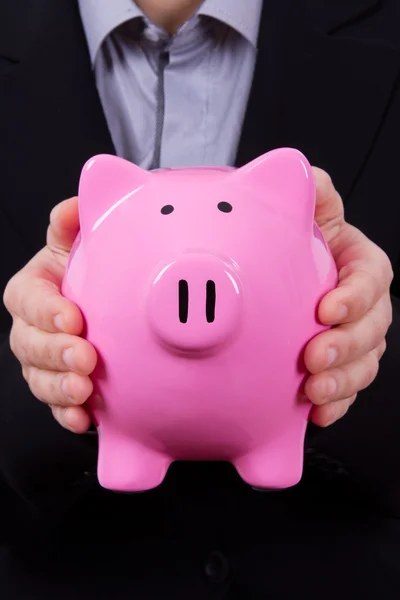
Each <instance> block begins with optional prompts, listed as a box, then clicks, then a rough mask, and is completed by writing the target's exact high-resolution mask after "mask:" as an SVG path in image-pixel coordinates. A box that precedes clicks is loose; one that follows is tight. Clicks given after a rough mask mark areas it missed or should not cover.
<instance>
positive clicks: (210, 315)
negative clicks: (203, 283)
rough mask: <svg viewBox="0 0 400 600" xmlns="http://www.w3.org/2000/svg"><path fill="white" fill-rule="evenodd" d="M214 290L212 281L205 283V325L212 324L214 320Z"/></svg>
mask: <svg viewBox="0 0 400 600" xmlns="http://www.w3.org/2000/svg"><path fill="white" fill-rule="evenodd" d="M215 301H216V290H215V283H214V281H211V280H209V281H207V289H206V317H207V323H213V322H214V319H215Z"/></svg>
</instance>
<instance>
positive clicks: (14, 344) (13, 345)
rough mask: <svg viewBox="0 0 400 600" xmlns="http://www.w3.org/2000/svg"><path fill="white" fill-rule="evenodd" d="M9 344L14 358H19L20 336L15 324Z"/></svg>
mask: <svg viewBox="0 0 400 600" xmlns="http://www.w3.org/2000/svg"><path fill="white" fill-rule="evenodd" d="M9 343H10V348H11V352H12V353H13V354H14V356H16V357H17V358H18V354H19V351H18V347H19V344H18V335H17V332H16V330H15V324H13V326H12V328H11V332H10V338H9Z"/></svg>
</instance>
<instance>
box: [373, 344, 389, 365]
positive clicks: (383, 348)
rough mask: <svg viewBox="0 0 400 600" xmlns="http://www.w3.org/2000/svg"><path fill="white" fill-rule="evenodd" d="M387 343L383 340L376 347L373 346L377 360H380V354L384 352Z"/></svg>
mask: <svg viewBox="0 0 400 600" xmlns="http://www.w3.org/2000/svg"><path fill="white" fill-rule="evenodd" d="M386 347H387V343H386V340H383V341H382V342H381V343H380V344H379V346H378V347H377V348H375V352H376V356H377V358H378V360H381V358H382V356H383V355H384V354H385V352H386Z"/></svg>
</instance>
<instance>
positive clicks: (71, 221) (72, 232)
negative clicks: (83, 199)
mask: <svg viewBox="0 0 400 600" xmlns="http://www.w3.org/2000/svg"><path fill="white" fill-rule="evenodd" d="M78 232H79V212H78V198H77V197H74V198H70V199H68V200H64V201H63V202H60V204H57V206H55V207H54V208H53V210H52V211H51V214H50V225H49V228H48V230H47V245H48V246H49V248H50V249H51V250H52V251H53V252H61V253H68V252H69V251H70V250H71V248H72V245H73V243H74V240H75V238H76V236H77V234H78Z"/></svg>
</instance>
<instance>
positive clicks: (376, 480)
mask: <svg viewBox="0 0 400 600" xmlns="http://www.w3.org/2000/svg"><path fill="white" fill-rule="evenodd" d="M392 304H393V323H392V325H391V327H390V329H389V332H388V335H387V350H386V353H385V354H384V356H383V358H382V360H381V364H380V370H379V374H378V377H377V378H376V380H375V381H374V382H373V383H372V385H370V386H369V387H368V388H367V389H366V390H363V391H362V392H360V393H359V395H358V398H357V400H356V402H355V403H354V405H353V407H352V408H351V409H350V411H349V413H348V414H347V415H346V416H345V417H344V418H343V419H341V420H340V421H339V422H337V423H336V424H335V425H333V426H331V427H328V428H326V429H321V428H316V427H314V426H311V427H310V431H309V439H308V443H309V444H310V446H312V447H313V448H316V449H317V450H318V451H320V452H323V453H324V454H326V455H328V456H330V457H332V458H334V459H335V460H338V461H339V462H340V463H342V464H343V465H344V466H345V468H346V470H347V471H348V472H349V474H350V476H351V477H352V479H353V480H354V481H355V482H356V483H357V484H360V485H361V486H362V487H363V488H364V490H365V492H366V494H367V495H369V496H370V498H371V499H372V500H373V502H375V503H377V505H378V506H379V508H380V509H383V510H384V512H386V513H388V514H389V515H391V516H395V517H400V387H399V375H400V299H399V297H398V296H397V295H396V296H394V295H392Z"/></svg>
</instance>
